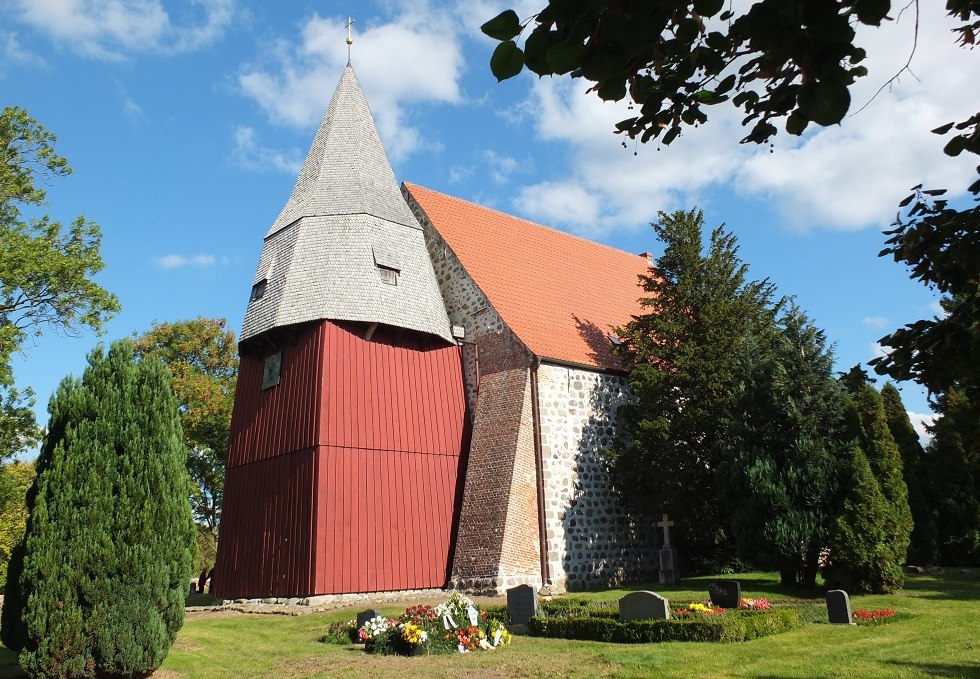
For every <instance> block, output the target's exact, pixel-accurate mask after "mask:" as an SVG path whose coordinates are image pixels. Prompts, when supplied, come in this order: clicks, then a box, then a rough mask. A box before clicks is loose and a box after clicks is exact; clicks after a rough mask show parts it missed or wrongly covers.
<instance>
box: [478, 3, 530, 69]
mask: <svg viewBox="0 0 980 679" xmlns="http://www.w3.org/2000/svg"><path fill="white" fill-rule="evenodd" d="M480 30H481V31H483V32H484V33H486V34H487V35H489V36H490V37H491V38H493V39H494V40H501V41H503V40H511V39H513V38H516V37H517V36H518V35H520V33H521V20H520V18H519V17H518V16H517V12H515V11H514V10H512V9H508V10H505V11H503V12H501V13H500V14H498V15H497V16H495V17H494V18H493V19H491V20H490V21H488V22H486V23H485V24H483V25H482V26H480ZM494 75H496V74H494Z"/></svg>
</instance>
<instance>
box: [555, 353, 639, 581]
mask: <svg viewBox="0 0 980 679" xmlns="http://www.w3.org/2000/svg"><path fill="white" fill-rule="evenodd" d="M629 398H630V395H629V386H628V384H627V380H626V377H624V376H621V375H610V374H604V373H599V372H593V371H590V370H585V369H576V368H570V367H564V366H558V365H550V364H548V363H543V364H542V365H541V366H540V367H539V368H538V403H539V410H540V414H541V439H542V442H541V445H542V458H543V459H542V466H543V471H544V483H545V494H544V495H545V520H546V526H547V537H548V568H549V571H550V576H551V580H552V582H553V583H554V584H555V585H556V586H558V587H562V586H564V587H567V588H568V589H586V588H594V587H604V586H609V585H618V584H620V583H623V582H627V581H636V580H647V579H653V578H655V577H656V566H657V562H656V560H655V559H656V555H657V554H656V549H655V546H656V544H655V538H656V536H655V534H654V531H653V530H650V529H645V528H642V527H639V526H637V525H636V523H635V522H634V521H633V519H632V518H631V517H630V516H629V514H628V513H627V512H626V511H625V510H624V509H623V507H622V506H621V504H620V502H619V500H618V498H617V497H616V494H615V491H614V490H613V488H612V484H611V481H610V478H609V474H608V472H607V468H606V464H605V460H604V459H603V457H602V455H601V453H600V451H601V450H602V449H603V448H604V447H607V446H609V445H611V444H612V442H613V441H614V439H615V436H616V411H617V409H618V408H619V406H620V405H622V404H623V403H624V402H626V401H627V400H628V399H629Z"/></svg>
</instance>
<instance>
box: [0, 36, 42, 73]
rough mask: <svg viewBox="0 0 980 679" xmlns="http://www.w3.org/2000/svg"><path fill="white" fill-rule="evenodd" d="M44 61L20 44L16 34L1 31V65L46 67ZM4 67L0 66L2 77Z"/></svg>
mask: <svg viewBox="0 0 980 679" xmlns="http://www.w3.org/2000/svg"><path fill="white" fill-rule="evenodd" d="M44 63H45V62H44V59H42V58H41V57H40V56H39V55H37V54H35V53H34V52H31V51H30V50H29V49H27V48H26V47H24V46H23V45H21V44H20V39H19V38H18V37H17V34H16V33H10V32H8V31H0V64H6V65H10V64H24V65H35V66H42V65H44ZM2 75H3V67H2V66H0V76H2Z"/></svg>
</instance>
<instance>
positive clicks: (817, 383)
mask: <svg viewBox="0 0 980 679" xmlns="http://www.w3.org/2000/svg"><path fill="white" fill-rule="evenodd" d="M779 328H780V334H779V336H778V338H777V340H776V341H775V342H773V343H772V344H771V346H769V347H768V348H767V347H766V346H764V345H763V346H759V345H758V344H757V343H752V344H750V345H748V346H747V347H746V350H745V351H744V352H743V354H742V363H743V370H742V375H743V377H742V383H741V385H740V390H739V391H740V397H739V401H738V403H739V409H738V417H736V424H735V425H734V427H733V429H734V438H735V440H736V444H735V451H734V454H733V455H732V456H731V457H730V459H728V460H727V461H726V462H725V463H723V465H722V467H721V470H720V473H719V474H718V485H719V488H720V490H721V491H722V498H723V500H724V502H725V507H726V509H727V510H728V512H729V513H730V517H731V521H732V527H733V530H734V533H735V538H736V542H737V545H738V551H739V554H740V555H741V556H742V557H743V558H746V559H748V560H749V561H750V562H752V563H754V564H756V565H758V566H761V567H765V568H775V569H777V570H779V572H780V580H781V584H783V585H787V586H795V587H812V586H814V585H815V584H816V573H817V566H818V562H819V556H820V551H821V549H822V548H823V547H824V546H825V545H826V544H827V539H828V535H829V532H830V529H831V523H832V520H833V518H834V516H835V515H836V512H835V506H836V505H838V504H839V503H838V502H837V500H836V498H837V497H838V495H839V493H838V483H839V476H840V471H841V468H842V466H843V465H845V464H848V454H849V452H850V439H849V435H848V432H847V431H846V429H845V426H844V412H845V409H846V405H847V401H846V396H845V393H844V391H843V389H842V388H841V386H840V384H839V383H838V382H837V380H835V379H834V376H833V361H834V357H833V352H832V351H831V350H830V349H829V348H827V346H826V338H825V337H824V334H823V333H822V332H821V331H820V330H818V329H817V328H816V327H815V326H814V325H813V324H812V323H811V322H810V320H809V319H808V318H807V317H806V315H805V314H804V313H803V312H802V311H801V310H800V309H799V308H797V307H796V306H795V305H791V307H790V309H789V310H788V311H787V313H786V314H784V315H783V317H782V318H781V319H780V322H779Z"/></svg>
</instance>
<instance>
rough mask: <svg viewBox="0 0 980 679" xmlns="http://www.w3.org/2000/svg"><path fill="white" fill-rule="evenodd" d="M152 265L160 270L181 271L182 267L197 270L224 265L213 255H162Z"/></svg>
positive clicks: (222, 261) (222, 260)
mask: <svg viewBox="0 0 980 679" xmlns="http://www.w3.org/2000/svg"><path fill="white" fill-rule="evenodd" d="M153 261H154V263H155V264H156V265H157V266H159V267H160V268H162V269H181V268H184V267H195V268H199V269H203V268H207V267H210V266H215V265H216V264H219V263H226V262H225V261H224V259H223V258H222V259H221V260H219V259H218V258H216V257H215V256H214V255H173V254H171V255H164V256H162V257H156V258H155V259H154V260H153Z"/></svg>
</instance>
